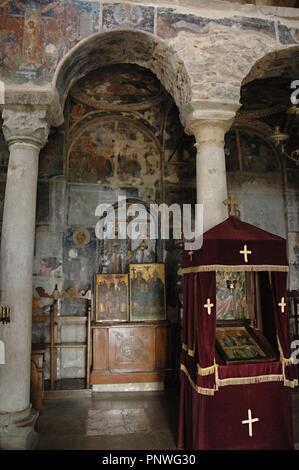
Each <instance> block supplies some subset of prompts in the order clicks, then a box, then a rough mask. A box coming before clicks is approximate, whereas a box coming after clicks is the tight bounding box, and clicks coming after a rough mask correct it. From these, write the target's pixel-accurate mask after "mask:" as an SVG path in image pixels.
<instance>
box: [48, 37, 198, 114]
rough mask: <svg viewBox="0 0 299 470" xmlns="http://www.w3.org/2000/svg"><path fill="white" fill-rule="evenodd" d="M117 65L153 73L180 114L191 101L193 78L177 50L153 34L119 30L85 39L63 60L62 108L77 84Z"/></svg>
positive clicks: (58, 77)
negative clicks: (140, 67) (93, 74)
mask: <svg viewBox="0 0 299 470" xmlns="http://www.w3.org/2000/svg"><path fill="white" fill-rule="evenodd" d="M117 63H132V64H137V65H140V66H142V67H145V68H147V69H149V70H151V71H152V72H153V73H154V74H155V75H156V76H157V78H158V79H159V80H160V82H161V83H162V85H163V86H164V88H165V89H166V90H167V91H168V92H169V93H170V95H171V96H172V97H173V99H174V101H175V102H176V105H177V106H178V108H179V109H180V110H181V109H182V107H183V106H184V105H185V104H186V103H188V102H189V101H190V98H191V85H190V78H189V74H188V71H187V69H186V67H185V64H184V61H183V60H182V58H181V57H180V56H179V55H178V53H177V52H176V50H175V49H174V48H173V47H171V46H169V45H168V44H167V43H166V42H165V41H163V40H161V39H159V38H157V37H154V36H153V35H151V34H149V33H144V32H140V31H132V30H117V31H109V32H104V33H102V32H101V33H97V34H94V35H93V36H90V37H88V38H86V39H83V40H82V41H80V42H79V43H78V44H77V45H76V46H74V47H73V48H72V49H71V50H70V51H69V52H68V53H67V54H66V55H65V56H64V57H63V58H62V59H61V60H60V62H59V64H58V66H57V68H56V72H55V75H54V77H53V86H54V88H55V89H56V90H57V92H58V95H59V99H60V103H61V105H62V106H64V103H65V100H66V97H67V95H68V92H69V90H70V89H71V87H72V85H73V84H74V83H75V82H76V81H77V80H79V79H80V78H82V77H83V76H85V75H86V74H87V73H89V72H91V71H93V70H96V69H97V68H100V67H101V66H104V65H110V64H117Z"/></svg>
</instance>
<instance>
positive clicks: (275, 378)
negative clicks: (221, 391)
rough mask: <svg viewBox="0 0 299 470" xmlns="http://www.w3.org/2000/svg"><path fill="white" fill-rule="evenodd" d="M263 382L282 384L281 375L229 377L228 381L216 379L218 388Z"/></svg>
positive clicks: (282, 378)
mask: <svg viewBox="0 0 299 470" xmlns="http://www.w3.org/2000/svg"><path fill="white" fill-rule="evenodd" d="M263 382H284V377H283V375H282V374H272V375H257V376H256V377H230V378H229V379H218V385H219V387H225V386H226V385H244V384H258V383H263Z"/></svg>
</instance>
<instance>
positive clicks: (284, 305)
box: [278, 297, 287, 313]
mask: <svg viewBox="0 0 299 470" xmlns="http://www.w3.org/2000/svg"><path fill="white" fill-rule="evenodd" d="M278 306H279V307H280V311H281V313H284V308H285V307H286V306H287V304H286V302H285V299H284V297H281V301H280V302H279V304H278Z"/></svg>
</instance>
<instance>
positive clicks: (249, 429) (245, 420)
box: [242, 410, 259, 437]
mask: <svg viewBox="0 0 299 470" xmlns="http://www.w3.org/2000/svg"><path fill="white" fill-rule="evenodd" d="M247 413H248V419H244V420H243V421H242V424H248V434H249V437H252V423H257V422H258V421H259V418H253V417H252V414H251V410H247Z"/></svg>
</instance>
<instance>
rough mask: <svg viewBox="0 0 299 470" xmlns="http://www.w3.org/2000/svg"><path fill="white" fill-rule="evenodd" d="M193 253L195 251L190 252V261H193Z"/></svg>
mask: <svg viewBox="0 0 299 470" xmlns="http://www.w3.org/2000/svg"><path fill="white" fill-rule="evenodd" d="M193 253H194V251H192V250H191V251H188V255H189V256H190V261H192V257H193Z"/></svg>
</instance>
